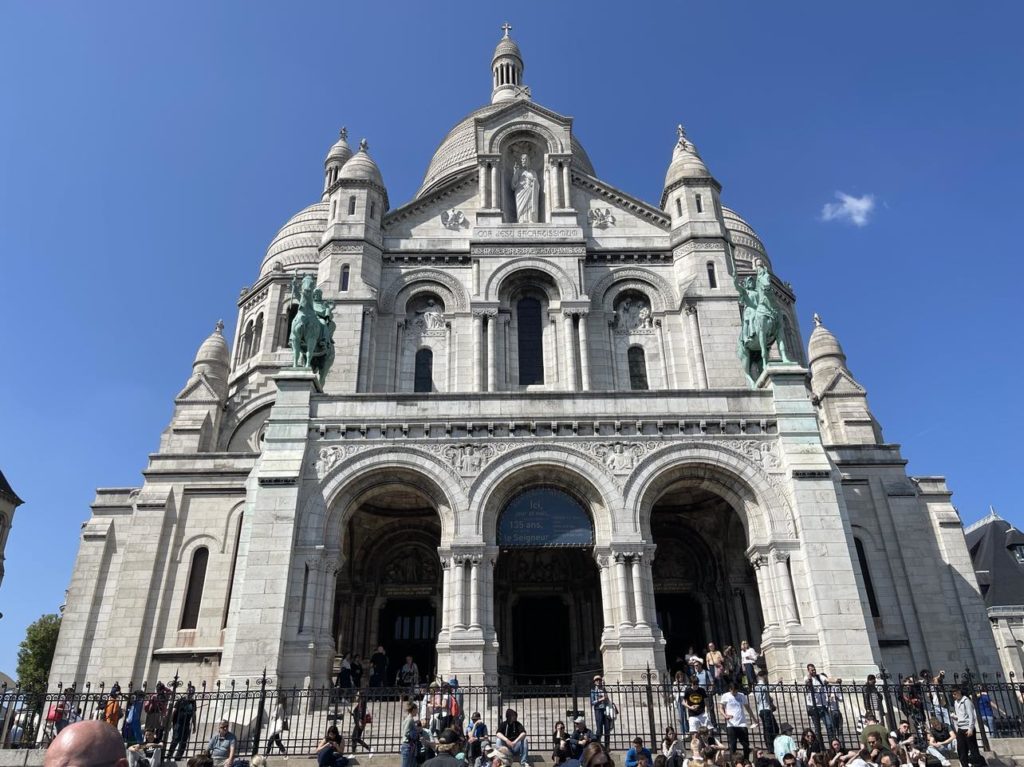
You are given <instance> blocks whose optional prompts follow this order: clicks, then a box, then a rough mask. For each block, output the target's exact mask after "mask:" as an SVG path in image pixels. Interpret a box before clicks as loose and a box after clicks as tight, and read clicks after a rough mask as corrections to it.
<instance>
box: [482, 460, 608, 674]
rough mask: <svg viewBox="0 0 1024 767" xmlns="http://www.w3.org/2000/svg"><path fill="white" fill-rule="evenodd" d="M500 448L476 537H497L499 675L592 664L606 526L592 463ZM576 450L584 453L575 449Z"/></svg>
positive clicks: (587, 668) (576, 670)
mask: <svg viewBox="0 0 1024 767" xmlns="http://www.w3.org/2000/svg"><path fill="white" fill-rule="evenodd" d="M546 452H547V451H546V450H544V451H540V453H541V454H540V455H538V454H537V453H538V451H537V450H536V448H534V449H533V450H532V451H531V450H529V449H527V450H524V451H523V452H519V453H517V454H514V455H509V456H505V457H504V459H503V460H502V461H500V463H501V464H502V465H501V466H499V467H496V468H495V469H494V472H495V473H494V474H492V475H491V476H485V477H483V478H482V485H481V486H480V487H479V488H477V490H478V492H477V493H475V494H474V495H475V496H476V497H478V498H480V505H479V507H480V509H481V516H480V518H479V524H480V526H481V530H482V533H483V538H484V540H485V541H487V542H488V543H492V544H493V545H495V546H496V547H497V550H498V558H497V562H496V566H495V573H494V604H495V613H494V628H495V631H496V633H497V636H498V657H497V670H498V676H499V679H501V680H502V681H503V682H505V683H562V684H564V683H569V682H573V681H575V682H582V681H583V680H584V679H589V677H590V676H592V675H593V673H594V672H595V671H600V670H601V666H602V659H601V636H602V630H603V628H604V623H603V607H602V594H601V582H600V578H599V575H598V569H597V563H596V561H595V559H594V545H595V543H599V542H600V541H602V540H607V538H608V536H609V534H610V525H609V523H608V518H609V516H610V515H609V511H608V502H607V500H606V499H605V497H604V494H603V493H602V491H601V490H600V489H599V485H598V484H596V483H595V482H594V481H592V479H591V475H598V476H599V473H598V470H597V469H595V468H592V467H589V466H586V465H584V466H581V467H579V468H576V467H570V466H567V465H566V464H567V460H566V456H565V454H564V453H563V454H561V455H560V456H559V458H560V464H561V465H559V464H558V463H555V461H554V460H551V461H550V462H549V461H548V460H547V458H548V456H546V455H545V453H546ZM579 460H582V459H579Z"/></svg>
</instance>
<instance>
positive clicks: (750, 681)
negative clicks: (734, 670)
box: [740, 639, 761, 690]
mask: <svg viewBox="0 0 1024 767" xmlns="http://www.w3.org/2000/svg"><path fill="white" fill-rule="evenodd" d="M760 657H761V653H759V652H758V651H757V650H755V649H754V648H753V647H751V646H750V642H748V641H747V640H746V639H744V640H743V641H742V642H740V662H741V663H743V676H744V677H746V680H747V689H748V690H753V689H754V685H755V684H757V659H758V658H760Z"/></svg>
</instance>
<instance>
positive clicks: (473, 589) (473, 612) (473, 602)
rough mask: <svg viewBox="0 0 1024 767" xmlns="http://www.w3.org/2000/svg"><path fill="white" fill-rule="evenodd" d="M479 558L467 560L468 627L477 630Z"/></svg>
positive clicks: (478, 626)
mask: <svg viewBox="0 0 1024 767" xmlns="http://www.w3.org/2000/svg"><path fill="white" fill-rule="evenodd" d="M480 617H481V616H480V557H478V556H473V557H470V559H469V627H470V628H472V629H478V628H480V625H481V620H480Z"/></svg>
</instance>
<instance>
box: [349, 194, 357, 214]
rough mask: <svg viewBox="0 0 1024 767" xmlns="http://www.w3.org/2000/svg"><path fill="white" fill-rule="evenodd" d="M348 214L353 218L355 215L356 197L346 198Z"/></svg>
mask: <svg viewBox="0 0 1024 767" xmlns="http://www.w3.org/2000/svg"><path fill="white" fill-rule="evenodd" d="M348 214H349V215H350V216H354V215H355V214H356V197H355V195H352V196H351V197H349V198H348Z"/></svg>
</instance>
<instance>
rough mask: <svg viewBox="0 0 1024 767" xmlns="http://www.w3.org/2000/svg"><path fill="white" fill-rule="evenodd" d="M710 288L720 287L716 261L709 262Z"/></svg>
mask: <svg viewBox="0 0 1024 767" xmlns="http://www.w3.org/2000/svg"><path fill="white" fill-rule="evenodd" d="M708 287H709V288H717V287H718V274H716V272H715V262H714V261H708Z"/></svg>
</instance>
